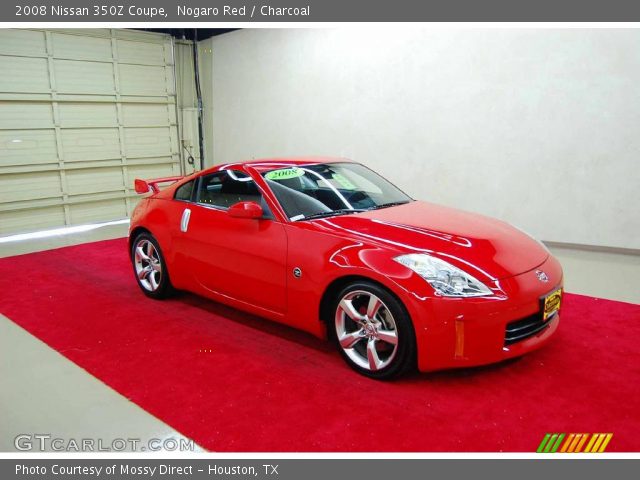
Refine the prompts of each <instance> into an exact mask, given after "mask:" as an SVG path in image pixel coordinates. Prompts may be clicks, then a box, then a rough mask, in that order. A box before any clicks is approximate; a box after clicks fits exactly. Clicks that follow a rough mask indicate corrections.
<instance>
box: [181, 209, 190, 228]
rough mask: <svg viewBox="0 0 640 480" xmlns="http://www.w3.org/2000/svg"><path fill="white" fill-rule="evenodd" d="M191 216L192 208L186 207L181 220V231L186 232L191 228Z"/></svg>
mask: <svg viewBox="0 0 640 480" xmlns="http://www.w3.org/2000/svg"><path fill="white" fill-rule="evenodd" d="M190 218H191V210H189V209H188V208H185V209H184V212H182V220H180V231H181V232H186V231H187V229H188V228H189V219H190Z"/></svg>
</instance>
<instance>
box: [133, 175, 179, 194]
mask: <svg viewBox="0 0 640 480" xmlns="http://www.w3.org/2000/svg"><path fill="white" fill-rule="evenodd" d="M183 178H184V177H183V176H179V177H164V178H153V179H151V180H141V179H139V178H136V180H135V182H134V184H133V185H134V188H135V190H136V193H139V194H140V195H144V194H145V193H158V192H159V191H160V189H159V188H158V184H159V183H169V182H171V183H174V182H177V181H178V180H182V179H183Z"/></svg>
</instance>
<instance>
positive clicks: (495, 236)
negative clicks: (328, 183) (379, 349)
mask: <svg viewBox="0 0 640 480" xmlns="http://www.w3.org/2000/svg"><path fill="white" fill-rule="evenodd" d="M322 223H323V224H324V226H325V227H328V228H330V229H332V230H334V231H335V233H338V234H340V235H344V234H348V235H350V236H355V237H359V238H360V239H362V240H365V239H366V240H368V241H370V242H371V241H373V242H376V243H382V244H386V245H388V246H390V247H392V248H394V249H399V250H402V251H406V252H407V253H412V252H415V253H420V252H424V253H429V254H432V255H434V256H438V257H440V258H442V259H443V260H446V261H448V262H450V263H452V264H454V265H456V266H457V267H459V268H462V269H463V270H465V271H467V272H468V273H470V274H471V275H474V276H476V277H477V278H479V279H485V280H500V279H503V278H507V277H511V276H514V275H518V274H520V273H524V272H527V271H529V270H531V269H533V268H535V267H537V266H539V265H541V264H542V263H543V262H544V261H545V260H546V259H547V257H548V256H549V253H548V252H547V250H546V249H545V248H544V247H543V246H542V245H541V244H540V243H539V242H537V241H536V240H534V239H533V238H531V237H530V236H528V235H526V234H525V233H523V232H522V231H520V230H518V229H517V228H515V227H512V226H511V225H509V224H508V223H505V222H503V221H501V220H496V219H494V218H490V217H486V216H484V215H479V214H476V213H471V212H465V211H462V210H457V209H454V208H449V207H444V206H441V205H436V204H432V203H428V202H421V201H414V202H411V203H407V204H404V205H399V206H396V207H389V208H383V209H380V210H372V211H368V212H362V213H358V214H351V215H341V216H336V217H331V218H329V219H326V220H325V221H323V222H322Z"/></svg>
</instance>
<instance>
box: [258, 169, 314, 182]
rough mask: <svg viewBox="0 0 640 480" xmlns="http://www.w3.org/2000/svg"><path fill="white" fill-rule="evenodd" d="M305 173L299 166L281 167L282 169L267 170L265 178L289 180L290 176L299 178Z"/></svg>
mask: <svg viewBox="0 0 640 480" xmlns="http://www.w3.org/2000/svg"><path fill="white" fill-rule="evenodd" d="M303 175H304V170H303V169H301V168H298V167H291V168H281V169H280V170H272V171H270V172H267V174H266V175H265V178H267V179H269V180H287V179H289V178H297V177H301V176H303Z"/></svg>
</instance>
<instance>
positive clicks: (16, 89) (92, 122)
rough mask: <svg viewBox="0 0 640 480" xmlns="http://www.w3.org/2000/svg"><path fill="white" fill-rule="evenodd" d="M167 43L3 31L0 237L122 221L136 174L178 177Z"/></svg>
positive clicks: (142, 36)
mask: <svg viewBox="0 0 640 480" xmlns="http://www.w3.org/2000/svg"><path fill="white" fill-rule="evenodd" d="M174 75H175V68H174V57H173V43H172V39H171V37H169V36H167V35H160V34H153V33H146V32H136V31H130V30H115V29H114V30H108V29H105V30H95V29H91V30H90V29H78V30H0V236H2V235H7V234H12V233H19V232H28V231H35V230H42V229H47V228H55V227H61V226H65V225H78V224H85V223H94V222H101V221H110V220H116V219H122V218H126V217H128V216H129V215H130V213H131V211H132V209H133V207H134V206H135V203H136V201H137V200H138V197H137V195H136V194H135V192H134V190H133V181H134V179H135V178H136V177H142V178H151V177H162V176H170V175H176V174H180V173H181V170H182V169H181V160H180V150H179V139H178V128H177V118H176V94H175V77H174Z"/></svg>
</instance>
